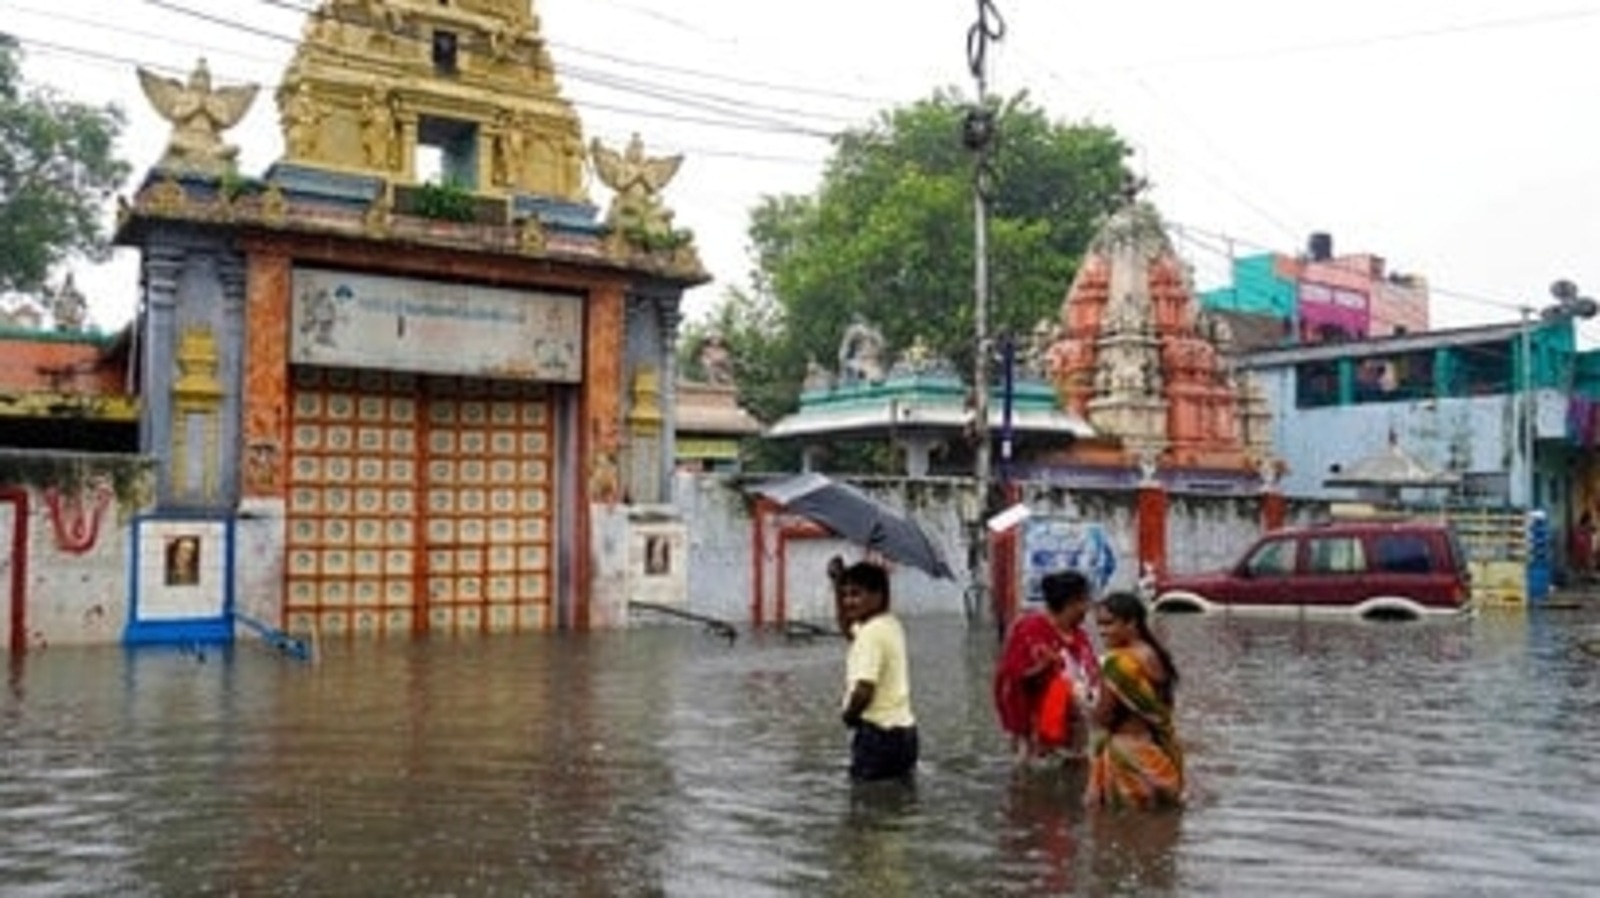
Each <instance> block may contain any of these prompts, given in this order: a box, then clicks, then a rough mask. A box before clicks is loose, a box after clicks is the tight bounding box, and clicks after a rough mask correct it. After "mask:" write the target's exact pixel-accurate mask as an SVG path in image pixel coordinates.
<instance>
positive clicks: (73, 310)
mask: <svg viewBox="0 0 1600 898" xmlns="http://www.w3.org/2000/svg"><path fill="white" fill-rule="evenodd" d="M49 303H50V317H51V318H53V319H55V322H56V330H58V331H81V330H83V327H84V324H85V323H87V321H88V314H89V301H88V300H87V299H85V298H84V296H83V291H81V290H79V289H78V285H77V284H76V283H75V282H74V281H73V278H72V274H71V272H68V273H67V279H66V280H65V281H63V282H62V284H61V288H60V289H58V290H57V291H56V292H55V293H54V294H52V295H51V296H50V299H49Z"/></svg>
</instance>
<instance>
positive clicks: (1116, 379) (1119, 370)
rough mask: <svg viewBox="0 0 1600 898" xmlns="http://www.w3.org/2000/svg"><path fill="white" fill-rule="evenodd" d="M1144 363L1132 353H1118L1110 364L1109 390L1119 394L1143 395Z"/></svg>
mask: <svg viewBox="0 0 1600 898" xmlns="http://www.w3.org/2000/svg"><path fill="white" fill-rule="evenodd" d="M1144 370H1145V369H1144V365H1142V364H1141V363H1140V362H1139V360H1138V359H1137V358H1135V357H1134V356H1132V355H1127V354H1123V355H1119V356H1118V357H1117V359H1116V361H1115V362H1113V363H1112V366H1111V392H1113V393H1116V394H1118V395H1121V396H1131V395H1143V394H1144V392H1145V384H1144Z"/></svg>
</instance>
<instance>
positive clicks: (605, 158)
mask: <svg viewBox="0 0 1600 898" xmlns="http://www.w3.org/2000/svg"><path fill="white" fill-rule="evenodd" d="M590 156H591V158H592V159H593V160H594V170H595V174H596V176H598V177H599V178H600V183H602V184H604V185H606V186H607V187H609V188H611V189H612V190H613V191H615V196H613V197H612V198H611V208H610V209H609V210H608V211H607V212H606V224H607V225H608V226H610V227H611V228H613V229H615V230H617V231H619V232H622V233H623V234H624V235H625V236H627V237H628V238H629V240H630V241H633V242H637V241H638V239H639V238H643V239H644V240H647V241H648V240H650V239H652V238H662V237H670V236H671V234H672V213H671V212H670V211H669V210H668V209H667V208H666V207H665V206H663V205H662V204H661V191H662V190H663V189H664V188H665V187H666V186H667V184H669V183H671V181H672V178H673V176H674V175H676V174H677V173H678V167H679V166H681V165H682V164H683V157H682V156H661V157H654V158H652V157H648V156H646V155H645V154H644V141H642V140H640V139H639V135H638V134H635V135H633V139H632V140H630V141H628V148H627V150H625V151H624V152H622V153H618V152H616V151H615V150H612V149H608V148H607V147H605V146H604V145H602V144H601V143H600V140H599V139H598V138H596V139H595V140H594V142H593V143H592V144H591V145H590Z"/></svg>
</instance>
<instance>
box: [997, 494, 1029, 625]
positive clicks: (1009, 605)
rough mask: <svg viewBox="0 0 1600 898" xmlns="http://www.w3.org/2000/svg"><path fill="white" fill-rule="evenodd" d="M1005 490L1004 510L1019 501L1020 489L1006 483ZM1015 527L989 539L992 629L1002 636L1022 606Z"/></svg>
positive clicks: (1017, 542)
mask: <svg viewBox="0 0 1600 898" xmlns="http://www.w3.org/2000/svg"><path fill="white" fill-rule="evenodd" d="M1004 489H1005V504H1006V507H1007V508H1009V507H1011V506H1012V505H1015V504H1016V503H1017V502H1019V501H1021V499H1022V489H1021V487H1019V486H1017V484H1015V483H1009V482H1008V483H1006V484H1005V486H1004ZM1020 526H1021V525H1018V527H1020ZM1018 527H1012V528H1010V529H1009V530H1006V531H1005V532H1003V533H996V534H993V535H991V536H990V537H989V596H990V603H991V604H992V605H993V608H992V609H991V611H992V613H993V614H994V622H995V626H996V627H997V628H998V630H999V632H1000V633H1001V634H1004V633H1005V631H1006V628H1007V627H1009V626H1011V621H1013V620H1015V619H1016V616H1017V610H1018V607H1019V606H1020V605H1021V603H1022V596H1021V595H1019V592H1020V590H1019V589H1018V583H1017V551H1018V548H1017V547H1018V544H1019V542H1020V540H1019V534H1018Z"/></svg>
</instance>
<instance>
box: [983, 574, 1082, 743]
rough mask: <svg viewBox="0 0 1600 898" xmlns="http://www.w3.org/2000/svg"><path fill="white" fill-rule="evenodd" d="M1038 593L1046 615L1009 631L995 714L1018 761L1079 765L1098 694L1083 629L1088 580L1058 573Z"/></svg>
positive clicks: (1020, 621) (1022, 620) (997, 674)
mask: <svg viewBox="0 0 1600 898" xmlns="http://www.w3.org/2000/svg"><path fill="white" fill-rule="evenodd" d="M1039 588H1040V591H1041V592H1042V593H1043V597H1044V608H1043V609H1041V610H1037V611H1030V612H1027V613H1026V614H1024V615H1022V616H1021V617H1019V618H1017V620H1016V621H1015V622H1014V623H1013V624H1012V625H1011V627H1010V628H1009V629H1008V630H1007V631H1006V637H1005V642H1004V644H1003V645H1002V647H1001V649H1000V659H999V662H998V663H997V664H996V665H995V671H994V705H995V711H996V712H997V714H998V715H999V718H1000V728H1001V729H1002V730H1004V731H1005V733H1006V734H1007V735H1008V736H1010V737H1011V745H1012V749H1013V750H1014V751H1015V753H1016V758H1017V760H1018V761H1019V762H1026V761H1052V762H1055V761H1062V760H1068V759H1077V760H1081V759H1082V758H1083V757H1084V751H1085V748H1086V747H1087V745H1088V724H1089V719H1088V709H1089V708H1091V707H1093V706H1094V702H1095V699H1096V697H1097V694H1098V692H1099V688H1100V671H1099V666H1098V664H1097V663H1096V661H1095V652H1094V643H1093V642H1092V641H1091V640H1090V638H1089V634H1088V632H1087V631H1086V630H1085V629H1084V627H1083V621H1084V618H1085V617H1087V616H1088V613H1089V579H1088V578H1087V577H1085V576H1084V575H1083V574H1082V573H1079V572H1078V571H1073V570H1067V571H1057V572H1054V573H1051V574H1046V575H1045V576H1044V578H1043V579H1042V580H1040V582H1039Z"/></svg>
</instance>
